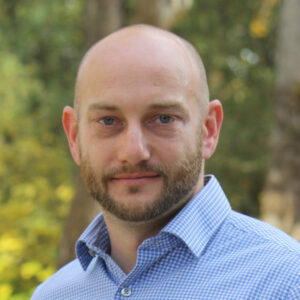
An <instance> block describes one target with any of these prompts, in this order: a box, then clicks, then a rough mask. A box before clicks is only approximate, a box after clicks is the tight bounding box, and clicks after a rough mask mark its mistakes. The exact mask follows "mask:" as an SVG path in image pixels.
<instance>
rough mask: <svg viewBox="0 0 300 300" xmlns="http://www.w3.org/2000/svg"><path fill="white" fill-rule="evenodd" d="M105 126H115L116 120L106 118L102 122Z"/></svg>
mask: <svg viewBox="0 0 300 300" xmlns="http://www.w3.org/2000/svg"><path fill="white" fill-rule="evenodd" d="M100 122H101V123H103V124H104V125H113V124H114V123H115V119H114V118H112V117H104V118H102V119H101V120H100Z"/></svg>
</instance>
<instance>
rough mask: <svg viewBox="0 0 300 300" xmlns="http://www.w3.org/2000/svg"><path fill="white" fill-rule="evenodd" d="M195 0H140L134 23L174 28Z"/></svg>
mask: <svg viewBox="0 0 300 300" xmlns="http://www.w3.org/2000/svg"><path fill="white" fill-rule="evenodd" d="M192 5H193V0H171V1H170V0H139V1H138V2H137V7H136V11H135V15H134V16H133V19H132V23H146V24H151V25H155V26H158V27H161V28H164V29H170V28H172V27H173V26H174V25H175V24H176V23H177V22H178V21H179V20H180V19H181V18H182V17H183V16H184V15H185V13H186V12H187V11H188V10H189V9H190V8H191V7H192Z"/></svg>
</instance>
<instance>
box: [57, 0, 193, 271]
mask: <svg viewBox="0 0 300 300" xmlns="http://www.w3.org/2000/svg"><path fill="white" fill-rule="evenodd" d="M191 4H192V1H190V0H184V1H177V0H172V1H168V0H159V1H153V0H150V1H149V0H142V1H138V2H137V4H136V5H135V6H134V7H133V8H134V9H133V16H132V17H131V18H130V20H129V22H130V23H134V22H138V23H149V24H152V25H156V26H159V27H164V28H166V29H169V28H170V27H171V26H174V24H175V23H176V22H178V19H179V17H181V16H182V15H183V14H184V13H185V12H186V11H187V10H188V9H189V8H190V7H191ZM124 15H125V9H124V7H122V1H121V0H113V1H112V0H87V1H85V14H84V19H85V27H84V31H85V34H84V36H85V42H84V44H85V49H87V48H89V47H90V46H91V45H92V44H94V43H95V42H97V41H98V40H100V39H101V38H103V37H105V36H106V35H108V34H110V33H111V32H113V31H115V30H116V29H118V28H120V27H122V25H123V24H124V23H123V19H124V18H125V16H124ZM127 19H129V18H128V17H127ZM98 212H99V205H98V203H96V202H95V201H93V200H92V199H91V197H90V196H89V194H88V192H87V190H86V188H85V185H84V183H83V181H82V179H81V177H80V175H79V171H78V169H77V171H76V191H75V196H74V199H73V201H72V205H71V209H70V213H69V215H68V217H67V219H66V222H65V227H64V234H63V238H62V241H61V244H60V248H59V255H58V267H60V266H63V265H65V264H66V263H67V262H69V261H70V260H72V259H74V258H75V251H74V245H75V242H76V240H77V239H78V237H79V235H80V234H81V233H82V231H83V229H84V228H85V227H86V226H87V225H88V224H89V223H90V222H91V220H92V219H93V218H94V217H95V215H96V214H97V213H98Z"/></svg>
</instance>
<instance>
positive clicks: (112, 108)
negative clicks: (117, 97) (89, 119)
mask: <svg viewBox="0 0 300 300" xmlns="http://www.w3.org/2000/svg"><path fill="white" fill-rule="evenodd" d="M91 110H110V111H116V110H120V109H119V108H118V107H117V106H115V105H111V104H105V103H92V104H91V105H89V107H88V111H91Z"/></svg>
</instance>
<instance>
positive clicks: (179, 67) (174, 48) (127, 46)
mask: <svg viewBox="0 0 300 300" xmlns="http://www.w3.org/2000/svg"><path fill="white" fill-rule="evenodd" d="M146 64H151V65H152V66H157V74H158V75H159V73H160V70H161V71H164V70H165V69H167V68H169V67H170V66H172V67H173V72H175V73H176V75H177V76H178V80H179V81H180V82H181V83H183V84H184V85H185V86H186V88H187V90H188V91H189V93H190V95H191V96H192V97H195V98H196V99H197V100H198V101H199V103H200V106H201V111H202V112H203V113H205V112H206V111H207V107H208V102H209V91H208V86H207V79H206V73H205V69H204V66H203V63H202V60H201V58H200V56H199V54H198V52H197V51H196V49H195V48H194V47H193V46H192V44H190V43H189V42H188V41H186V40H184V39H182V38H181V37H179V36H177V35H175V34H173V33H171V32H168V31H166V30H163V29H160V28H156V27H153V26H150V25H133V26H130V27H125V28H122V29H121V30H119V31H116V32H114V33H112V34H110V35H109V36H107V37H106V38H104V39H102V40H100V41H99V42H97V43H96V44H95V45H94V46H92V47H91V48H90V50H89V51H88V52H87V53H86V55H85V56H84V58H83V60H82V62H81V64H80V67H79V71H78V75H77V79H76V87H75V100H74V106H75V109H76V111H77V112H78V111H79V106H80V103H81V101H83V100H84V99H85V98H86V97H93V95H92V94H91V95H90V94H89V90H90V85H91V84H94V85H95V84H96V85H97V81H98V80H105V79H106V77H107V76H110V75H111V76H113V70H118V71H119V72H121V73H122V69H124V70H125V69H126V70H128V67H130V70H131V72H141V70H143V68H144V67H145V66H146ZM108 66H109V67H108ZM131 72H130V73H131ZM152 75H153V74H152ZM123 76H124V77H126V78H127V79H128V78H129V79H130V74H129V73H128V72H127V73H124V74H123ZM157 78H158V80H159V78H160V77H159V76H158V77H157ZM110 80H112V78H110ZM132 84H136V85H137V84H138V82H132ZM156 84H159V82H157V83H156Z"/></svg>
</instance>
